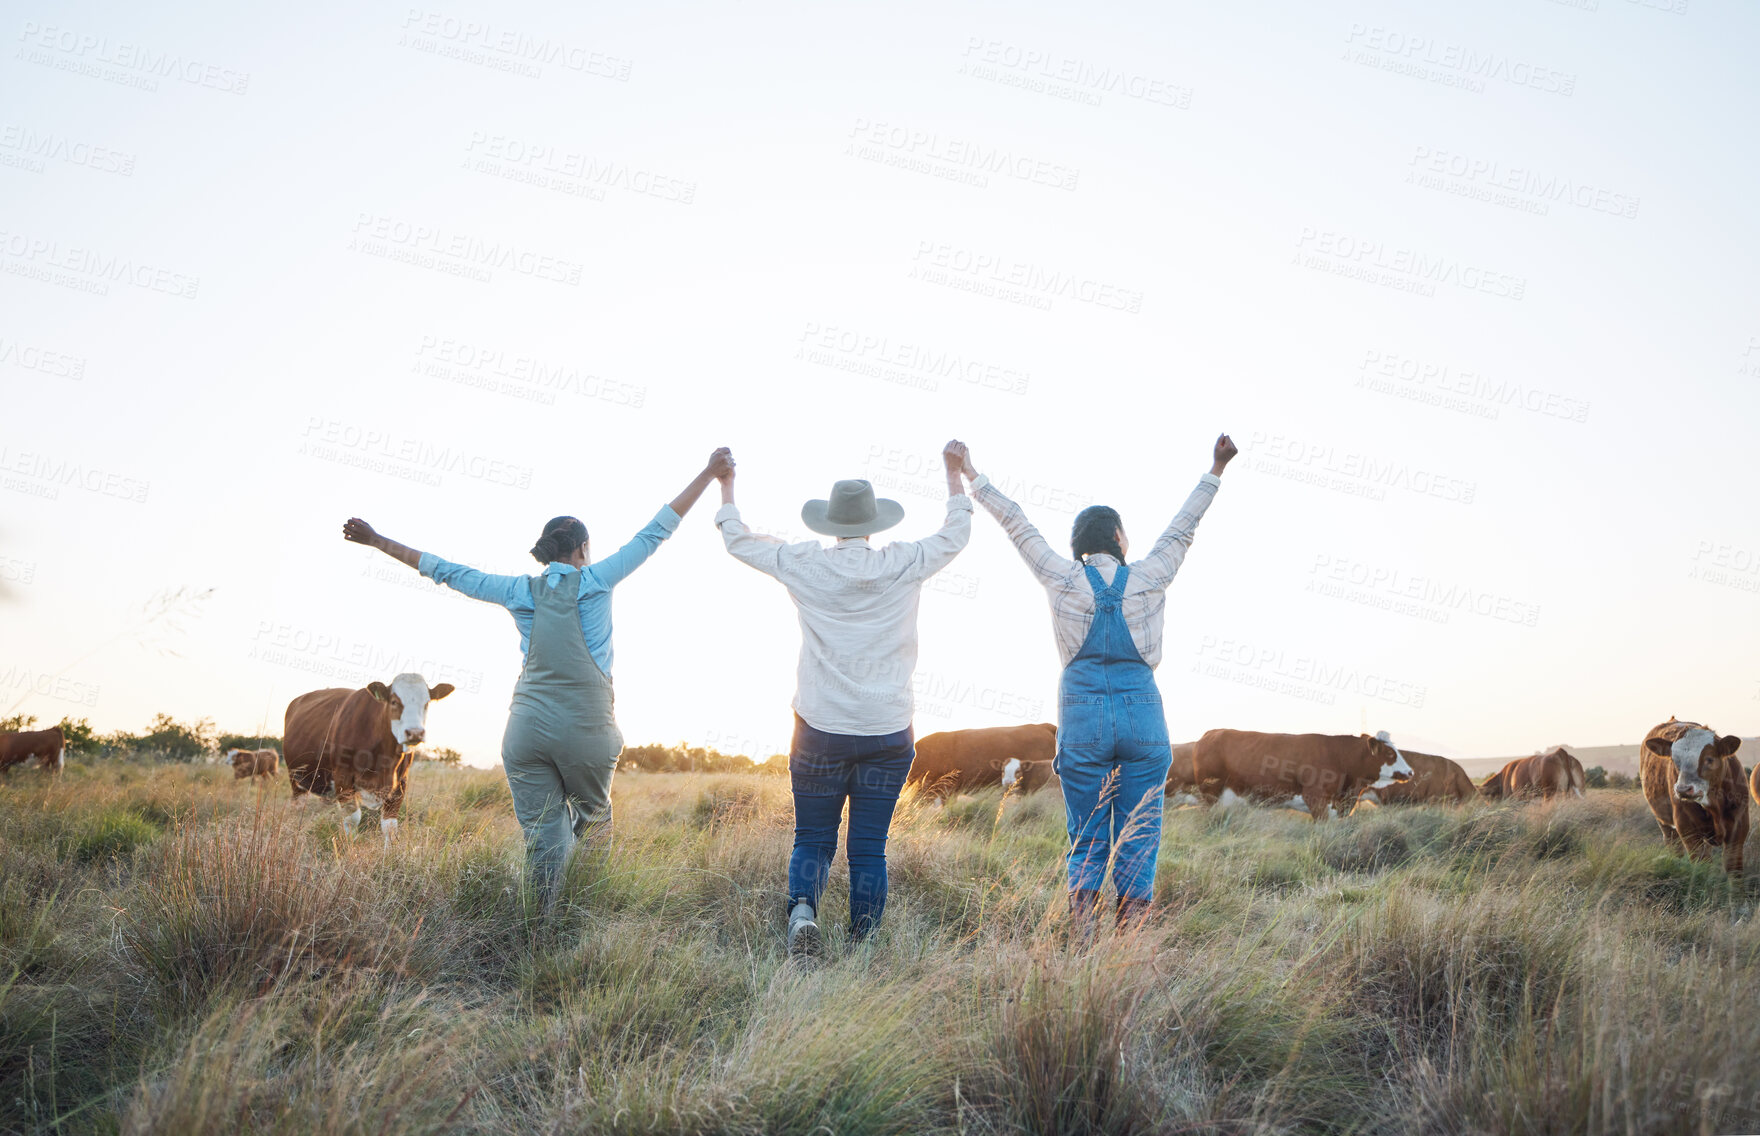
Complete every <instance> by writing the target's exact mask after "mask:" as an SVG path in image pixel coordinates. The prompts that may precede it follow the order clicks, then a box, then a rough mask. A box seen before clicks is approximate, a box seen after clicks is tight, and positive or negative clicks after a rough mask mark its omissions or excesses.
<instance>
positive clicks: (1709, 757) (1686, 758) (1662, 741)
mask: <svg viewBox="0 0 1760 1136" xmlns="http://www.w3.org/2000/svg"><path fill="white" fill-rule="evenodd" d="M1741 744H1742V739H1741V738H1738V737H1736V736H1735V735H1734V734H1729V735H1726V736H1724V737H1721V738H1720V737H1718V736H1717V734H1716V732H1715V731H1712V730H1707V729H1706V728H1705V727H1703V726H1695V727H1693V728H1692V729H1690V730H1687V731H1686V732H1685V733H1683V734H1682V735H1681V736H1680V737H1678V738H1676V739H1674V740H1673V741H1670V740H1669V739H1667V738H1646V739H1644V747H1645V748H1646V749H1648V750H1649V751H1650V752H1651V753H1653V754H1655V755H1656V756H1658V757H1666V758H1669V759H1670V760H1672V761H1673V762H1674V795H1675V796H1677V797H1679V798H1680V799H1681V800H1683V801H1694V802H1697V803H1699V804H1703V803H1704V802H1705V801H1706V799H1707V798H1709V797H1710V796H1711V787H1712V786H1713V785H1716V784H1718V783H1720V782H1721V781H1722V780H1723V778H1724V774H1725V772H1726V765H1727V762H1728V760H1729V758H1730V756H1731V755H1732V754H1734V753H1735V752H1736V750H1737V749H1739V748H1741Z"/></svg>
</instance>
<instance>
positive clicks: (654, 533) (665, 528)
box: [592, 446, 733, 588]
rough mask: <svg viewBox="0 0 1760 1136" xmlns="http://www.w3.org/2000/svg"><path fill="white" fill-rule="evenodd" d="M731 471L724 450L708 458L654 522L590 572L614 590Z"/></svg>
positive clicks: (731, 466)
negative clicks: (716, 481) (706, 491)
mask: <svg viewBox="0 0 1760 1136" xmlns="http://www.w3.org/2000/svg"><path fill="white" fill-rule="evenodd" d="M732 468H733V455H732V453H731V451H729V450H728V449H727V447H726V446H723V447H721V448H720V449H718V450H716V451H715V452H714V453H712V454H710V455H709V461H708V463H707V464H706V465H704V466H703V468H702V469H701V470H700V471H699V472H698V473H697V475H696V476H695V477H693V478H692V479H691V482H690V484H689V485H686V486H685V487H684V490H683V491H682V492H680V493H679V495H678V496H677V497H674V498H673V499H672V501H671V502H670V503H668V504H666V505H664V506H662V507H661V509H660V511H659V512H658V513H656V514H654V519H653V520H651V521H649V522H648V523H647V524H646V525H643V526H642V531H641V532H638V533H637V534H636V535H635V536H633V537H631V538H630V541H629V543H627V544H625V545H624V546H623V547H622V548H620V549H618V550H617V551H616V552H613V553H612V554H611V555H610V556H607V557H606V558H605V559H603V560H600V561H598V562H596V563H595V564H594V565H593V568H592V570H593V574H594V575H596V576H598V577H599V580H600V582H601V583H603V584H604V585H605V586H606V587H608V588H611V587H616V586H617V585H618V584H619V583H621V582H622V581H623V580H624V579H625V578H626V577H627V576H628V575H629V574H630V573H631V572H634V571H635V570H636V569H637V568H640V567H641V566H642V565H643V564H644V563H645V562H646V561H647V559H648V557H650V556H652V555H654V550H655V549H657V548H659V547H660V543H661V542H662V541H664V540H665V539H666V538H667V537H669V536H671V535H672V534H673V533H674V532H675V531H677V529H678V522H679V520H680V519H681V518H682V517H683V516H684V514H685V513H687V512H689V511H690V507H691V506H692V505H695V504H696V503H697V498H698V497H701V496H702V495H703V490H704V489H707V488H708V487H709V482H711V481H713V480H714V479H715V478H716V477H717V476H719V474H720V471H721V470H723V469H732Z"/></svg>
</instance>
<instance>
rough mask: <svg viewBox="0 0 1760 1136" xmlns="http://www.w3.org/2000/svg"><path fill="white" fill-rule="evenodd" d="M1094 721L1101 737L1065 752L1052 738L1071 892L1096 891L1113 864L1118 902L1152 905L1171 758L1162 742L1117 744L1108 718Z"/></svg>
mask: <svg viewBox="0 0 1760 1136" xmlns="http://www.w3.org/2000/svg"><path fill="white" fill-rule="evenodd" d="M1155 709H1156V710H1157V711H1159V710H1160V707H1159V706H1157V707H1156V708H1155ZM1066 713H1067V711H1066ZM1094 716H1095V717H1100V718H1101V719H1102V721H1101V723H1099V725H1100V726H1101V728H1102V729H1103V730H1104V732H1105V734H1106V735H1107V736H1105V737H1104V738H1102V739H1097V740H1096V741H1094V742H1091V743H1089V744H1081V743H1080V742H1077V743H1076V744H1072V745H1065V743H1064V731H1061V730H1060V731H1059V732H1058V738H1057V761H1056V763H1055V768H1056V769H1057V776H1058V778H1059V779H1060V780H1061V781H1062V782H1063V805H1064V812H1065V815H1066V817H1067V820H1068V823H1069V843H1070V849H1069V886H1070V890H1071V891H1078V890H1079V891H1099V890H1100V885H1101V883H1102V882H1103V881H1104V880H1105V879H1106V863H1107V861H1108V860H1109V859H1110V860H1111V861H1112V884H1113V886H1114V887H1116V888H1117V889H1118V894H1119V896H1120V897H1121V898H1124V899H1153V898H1154V896H1155V858H1156V856H1157V855H1158V854H1159V853H1160V851H1161V801H1162V794H1163V793H1164V792H1165V790H1166V787H1167V770H1168V767H1169V766H1170V765H1171V764H1172V760H1173V752H1172V750H1171V749H1169V747H1168V746H1167V745H1166V744H1165V743H1163V744H1160V745H1156V744H1142V743H1139V742H1136V741H1133V740H1131V739H1129V738H1126V737H1120V736H1118V734H1117V733H1115V732H1114V731H1113V730H1112V729H1111V728H1110V726H1111V722H1109V721H1106V720H1105V719H1106V717H1107V716H1105V715H1103V714H1097V715H1094ZM1163 729H1165V727H1163Z"/></svg>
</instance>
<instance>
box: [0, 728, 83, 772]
mask: <svg viewBox="0 0 1760 1136" xmlns="http://www.w3.org/2000/svg"><path fill="white" fill-rule="evenodd" d="M66 755H67V739H66V738H65V737H63V736H62V733H61V727H60V726H50V727H49V728H48V729H46V730H20V731H19V732H17V733H13V734H0V771H3V770H7V769H11V768H12V767H13V766H15V765H22V764H23V763H24V762H27V761H29V760H30V759H31V758H33V757H34V758H36V759H37V768H38V769H47V770H49V771H50V772H51V773H60V772H61V761H62V758H64V757H65V756H66Z"/></svg>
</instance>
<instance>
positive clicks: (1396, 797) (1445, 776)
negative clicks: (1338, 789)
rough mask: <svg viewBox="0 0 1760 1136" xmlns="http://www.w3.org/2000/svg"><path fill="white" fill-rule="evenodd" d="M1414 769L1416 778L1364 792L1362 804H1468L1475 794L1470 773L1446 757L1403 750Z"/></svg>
mask: <svg viewBox="0 0 1760 1136" xmlns="http://www.w3.org/2000/svg"><path fill="white" fill-rule="evenodd" d="M1400 752H1401V753H1403V754H1405V757H1406V762H1407V764H1409V765H1410V766H1411V767H1412V776H1411V777H1410V779H1408V780H1405V781H1395V782H1394V783H1393V784H1391V785H1383V786H1380V787H1379V788H1376V787H1373V786H1372V787H1370V788H1367V789H1364V790H1363V791H1362V793H1361V794H1359V795H1358V797H1357V804H1359V805H1364V804H1368V805H1418V804H1427V803H1429V802H1432V801H1456V802H1459V801H1465V800H1468V799H1469V798H1471V797H1472V795H1473V793H1474V792H1475V789H1474V786H1473V779H1472V778H1471V777H1468V776H1467V771H1466V770H1465V769H1462V768H1461V767H1460V766H1459V765H1458V764H1456V763H1455V762H1453V761H1450V760H1449V759H1448V758H1446V757H1439V756H1438V755H1436V754H1434V753H1419V752H1417V751H1416V750H1410V749H1408V750H1401V751H1400Z"/></svg>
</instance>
